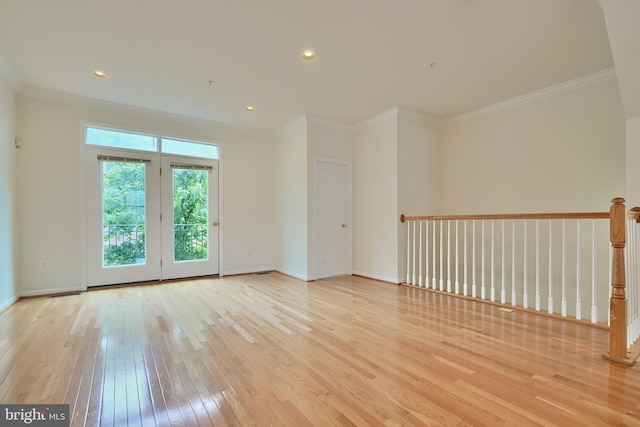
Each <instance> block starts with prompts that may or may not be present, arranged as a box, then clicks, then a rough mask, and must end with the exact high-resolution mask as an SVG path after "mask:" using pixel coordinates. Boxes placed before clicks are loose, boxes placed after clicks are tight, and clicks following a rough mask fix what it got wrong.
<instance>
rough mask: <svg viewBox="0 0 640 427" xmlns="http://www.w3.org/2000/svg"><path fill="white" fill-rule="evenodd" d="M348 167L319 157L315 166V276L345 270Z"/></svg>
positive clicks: (347, 243) (346, 259) (346, 260)
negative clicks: (319, 159) (320, 159)
mask: <svg viewBox="0 0 640 427" xmlns="http://www.w3.org/2000/svg"><path fill="white" fill-rule="evenodd" d="M348 171H349V167H348V165H347V164H343V163H333V162H329V161H318V162H317V167H316V183H317V186H316V189H317V190H316V227H317V233H316V236H317V245H316V248H317V256H316V258H317V262H316V268H317V277H318V278H323V277H331V276H341V275H345V274H348V258H349V253H350V245H349V241H350V239H349V236H350V229H349V218H350V215H349V200H350V199H349V198H350V192H349V191H348V183H349V182H350V180H349V173H348Z"/></svg>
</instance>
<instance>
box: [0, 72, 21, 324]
mask: <svg viewBox="0 0 640 427" xmlns="http://www.w3.org/2000/svg"><path fill="white" fill-rule="evenodd" d="M15 122H16V100H15V95H14V93H13V91H12V90H11V88H10V87H9V86H8V85H7V83H6V82H5V81H4V80H3V79H2V78H1V77H0V311H1V310H3V309H4V308H6V307H8V306H9V305H10V304H12V303H13V302H14V301H15V300H16V299H17V298H18V289H17V269H16V258H15V252H16V247H17V242H16V237H17V235H16V233H15V226H16V205H17V203H16V194H17V192H16V187H17V183H16V169H15V164H16V150H17V149H16V148H15V145H14V138H15V136H16V132H15V129H16V125H15Z"/></svg>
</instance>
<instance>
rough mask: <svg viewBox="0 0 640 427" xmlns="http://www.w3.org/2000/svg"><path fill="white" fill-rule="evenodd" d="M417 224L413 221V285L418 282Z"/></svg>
mask: <svg viewBox="0 0 640 427" xmlns="http://www.w3.org/2000/svg"><path fill="white" fill-rule="evenodd" d="M416 222H417V221H413V271H412V275H411V279H412V280H411V284H412V285H415V284H416V283H417V280H416Z"/></svg>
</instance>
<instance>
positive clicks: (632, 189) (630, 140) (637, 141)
mask: <svg viewBox="0 0 640 427" xmlns="http://www.w3.org/2000/svg"><path fill="white" fill-rule="evenodd" d="M626 129H627V152H626V155H627V156H626V161H627V195H626V199H627V206H628V207H633V206H640V116H638V117H634V118H631V119H627V126H626Z"/></svg>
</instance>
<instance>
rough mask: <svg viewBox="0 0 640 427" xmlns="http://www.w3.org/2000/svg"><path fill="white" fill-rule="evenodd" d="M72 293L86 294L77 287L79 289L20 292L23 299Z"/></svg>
mask: <svg viewBox="0 0 640 427" xmlns="http://www.w3.org/2000/svg"><path fill="white" fill-rule="evenodd" d="M71 292H84V289H82V288H80V287H77V288H58V289H44V290H40V291H26V292H20V297H22V298H32V297H43V296H49V295H56V294H66V293H71Z"/></svg>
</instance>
